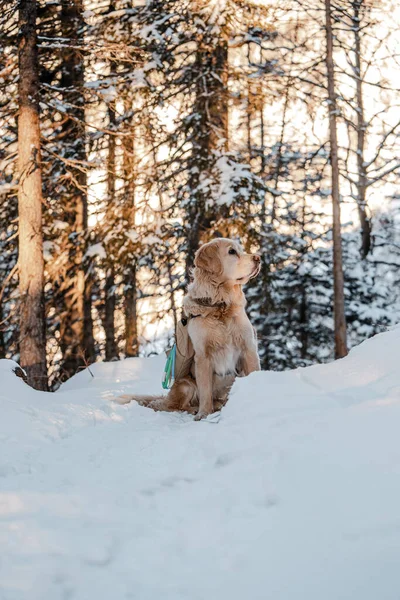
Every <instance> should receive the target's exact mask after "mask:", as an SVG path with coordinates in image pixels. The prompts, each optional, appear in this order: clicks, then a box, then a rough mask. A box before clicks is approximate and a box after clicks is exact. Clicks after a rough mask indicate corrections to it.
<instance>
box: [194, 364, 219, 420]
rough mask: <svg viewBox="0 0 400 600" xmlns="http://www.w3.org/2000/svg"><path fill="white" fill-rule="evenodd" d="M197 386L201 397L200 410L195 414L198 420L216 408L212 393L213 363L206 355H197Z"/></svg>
mask: <svg viewBox="0 0 400 600" xmlns="http://www.w3.org/2000/svg"><path fill="white" fill-rule="evenodd" d="M195 361H196V386H197V394H198V397H199V411H198V413H197V415H196V416H195V420H196V421H200V419H203V418H204V417H207V415H211V413H212V412H213V410H214V407H213V395H212V379H213V372H212V365H211V361H210V359H209V358H206V357H205V356H196V358H195Z"/></svg>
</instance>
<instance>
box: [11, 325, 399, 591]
mask: <svg viewBox="0 0 400 600" xmlns="http://www.w3.org/2000/svg"><path fill="white" fill-rule="evenodd" d="M399 350H400V328H395V329H393V330H391V331H389V332H388V333H385V334H382V335H379V336H376V337H375V338H374V339H372V340H369V341H368V342H365V343H364V344H362V345H361V346H359V347H358V348H356V349H355V350H353V351H352V352H351V354H350V355H349V356H348V357H347V358H346V359H343V360H341V361H337V362H335V363H332V364H329V365H320V366H315V367H311V368H307V369H298V370H296V371H291V372H285V373H255V374H253V375H251V376H250V377H248V378H246V379H242V380H239V381H238V382H237V383H236V384H235V387H234V389H233V392H232V398H231V400H230V401H229V403H228V405H227V406H226V408H225V409H224V410H223V411H222V414H221V418H220V420H219V422H214V423H210V422H200V423H196V422H194V421H193V420H192V417H190V416H188V415H182V414H165V413H164V414H163V413H153V412H152V411H150V410H148V409H145V408H143V407H139V406H137V405H135V404H132V405H128V406H119V405H114V404H112V403H110V401H109V399H110V398H111V397H112V396H114V395H115V394H119V393H129V392H132V391H138V392H142V393H143V392H146V393H158V392H159V391H160V377H161V372H162V368H163V364H164V359H163V357H157V358H154V359H129V360H126V361H123V362H120V363H108V364H96V365H94V366H93V367H91V371H92V374H93V376H92V374H91V373H90V372H89V371H88V370H86V371H84V372H82V373H80V374H79V375H77V376H76V377H74V378H73V379H72V380H70V381H68V382H67V383H66V384H65V385H64V386H62V388H61V389H60V390H59V391H58V392H56V393H55V394H44V393H41V392H35V391H34V390H31V389H29V388H28V387H27V386H26V385H25V384H24V383H23V381H22V380H20V379H18V378H16V377H15V375H14V374H13V372H12V369H13V367H15V364H13V363H11V361H0V381H1V384H2V385H1V388H0V410H1V419H0V598H1V599H2V600H3V599H4V600H22V599H24V600H25V599H29V600H34V599H38V600H39V599H40V600H58V599H60V600H61V599H63V598H72V599H78V600H92V599H93V598H96V599H97V600H103V599H104V600H106V599H107V600H108V599H109V598H116V599H118V600H122V599H125V598H126V599H128V598H135V599H138V600H156V599H157V600H158V599H159V598H162V599H163V600H166V599H167V600H204V598H209V599H219V600H224V599H225V598H226V599H229V600H236V599H237V600H239V599H240V600H242V599H243V598H245V597H248V598H251V599H252V600H258V599H260V600H266V599H271V600H298V599H299V598H304V599H307V600H322V599H323V600H339V599H340V600H347V599H349V600H350V599H351V600H358V599H359V600H377V599H379V600H398V598H399V593H400V576H399V570H398V564H399V559H400V516H399V515H400V513H399V508H398V507H399V506H400V437H399V434H398V429H399V422H400V372H399V368H398V362H399V360H398V356H399Z"/></svg>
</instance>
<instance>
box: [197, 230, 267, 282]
mask: <svg viewBox="0 0 400 600" xmlns="http://www.w3.org/2000/svg"><path fill="white" fill-rule="evenodd" d="M194 264H195V267H197V268H198V269H200V270H202V271H205V272H206V273H208V274H209V275H210V277H211V278H212V279H214V280H215V281H218V282H219V283H228V282H229V283H232V284H234V285H244V284H245V283H247V282H248V281H249V280H250V279H252V278H253V277H256V276H257V275H258V273H259V272H260V267H261V262H260V256H259V255H258V254H246V253H245V252H244V251H243V248H242V247H241V245H240V244H238V243H237V242H234V241H233V240H228V239H223V238H219V239H216V240H213V241H212V242H208V244H204V245H203V246H201V248H199V250H198V251H197V252H196V256H195V259H194Z"/></svg>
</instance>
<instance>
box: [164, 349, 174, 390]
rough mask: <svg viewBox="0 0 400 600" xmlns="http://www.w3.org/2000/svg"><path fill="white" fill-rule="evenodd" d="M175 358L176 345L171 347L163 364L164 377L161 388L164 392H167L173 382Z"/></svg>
mask: <svg viewBox="0 0 400 600" xmlns="http://www.w3.org/2000/svg"><path fill="white" fill-rule="evenodd" d="M175 357H176V344H174V345H173V346H172V349H171V352H170V353H169V354H168V358H167V362H166V363H165V369H164V377H163V380H162V386H163V389H164V390H169V389H171V387H172V386H173V384H174V381H175Z"/></svg>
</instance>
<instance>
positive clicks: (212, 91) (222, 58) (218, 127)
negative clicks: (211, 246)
mask: <svg viewBox="0 0 400 600" xmlns="http://www.w3.org/2000/svg"><path fill="white" fill-rule="evenodd" d="M208 35H209V33H208ZM206 36H207V33H206ZM196 66H197V71H198V74H199V76H198V79H197V81H198V83H197V88H198V89H197V92H196V102H195V106H194V111H193V112H194V113H195V114H196V115H199V116H200V120H199V122H198V124H197V126H196V131H195V133H194V136H195V138H196V139H195V140H194V143H193V160H194V163H195V165H194V167H195V168H194V174H193V175H192V176H191V177H190V178H189V183H188V187H189V190H194V192H193V195H194V197H193V198H192V199H191V202H190V204H189V209H188V215H187V222H188V223H189V224H190V228H189V229H188V232H187V253H186V278H187V279H188V280H189V279H190V273H191V270H192V268H193V261H194V255H195V252H196V250H197V249H198V247H199V244H200V241H201V239H202V237H203V236H204V233H205V232H207V231H208V230H209V229H210V227H211V224H212V222H213V221H214V219H215V214H213V212H212V209H210V208H207V198H204V194H203V192H202V191H199V182H200V176H201V175H202V174H204V173H208V172H209V170H210V165H212V164H213V163H215V152H216V151H219V152H225V151H226V150H227V149H228V97H227V89H228V43H227V41H226V40H225V39H224V38H223V37H222V36H221V39H219V40H218V41H217V42H214V40H213V39H212V40H209V39H206V40H205V42H204V45H203V44H202V43H201V42H200V43H199V47H198V51H197V58H196ZM204 73H205V74H206V75H204ZM200 187H201V186H200Z"/></svg>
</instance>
